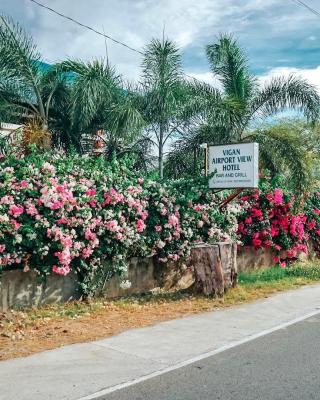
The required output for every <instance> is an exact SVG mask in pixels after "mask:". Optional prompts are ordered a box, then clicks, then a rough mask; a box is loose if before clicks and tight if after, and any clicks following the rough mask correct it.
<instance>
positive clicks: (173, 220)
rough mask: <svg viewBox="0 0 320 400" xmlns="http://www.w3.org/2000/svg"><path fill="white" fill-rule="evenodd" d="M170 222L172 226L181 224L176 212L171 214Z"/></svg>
mask: <svg viewBox="0 0 320 400" xmlns="http://www.w3.org/2000/svg"><path fill="white" fill-rule="evenodd" d="M168 224H169V225H170V226H172V227H174V226H177V225H179V218H177V217H176V216H175V215H174V214H171V215H169V218H168Z"/></svg>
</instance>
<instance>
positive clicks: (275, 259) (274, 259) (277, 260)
mask: <svg viewBox="0 0 320 400" xmlns="http://www.w3.org/2000/svg"><path fill="white" fill-rule="evenodd" d="M272 261H273V262H274V263H275V264H279V262H280V257H279V256H276V257H273V259H272Z"/></svg>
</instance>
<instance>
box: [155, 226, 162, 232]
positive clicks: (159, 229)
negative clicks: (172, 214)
mask: <svg viewBox="0 0 320 400" xmlns="http://www.w3.org/2000/svg"><path fill="white" fill-rule="evenodd" d="M154 229H155V231H156V232H161V231H162V226H160V225H156V226H155V227H154Z"/></svg>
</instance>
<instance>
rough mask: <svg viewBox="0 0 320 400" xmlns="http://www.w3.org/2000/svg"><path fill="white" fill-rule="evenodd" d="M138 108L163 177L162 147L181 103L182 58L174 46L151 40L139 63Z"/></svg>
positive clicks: (169, 42)
mask: <svg viewBox="0 0 320 400" xmlns="http://www.w3.org/2000/svg"><path fill="white" fill-rule="evenodd" d="M140 89H141V96H140V109H141V111H142V114H143V116H144V119H145V122H146V125H147V128H146V129H147V134H148V135H150V136H151V138H152V140H154V142H155V144H156V146H157V147H158V165H159V175H160V177H161V178H162V177H163V163H164V146H165V144H166V143H167V142H168V140H169V138H170V136H171V135H172V134H173V133H174V132H175V130H176V128H177V125H178V123H179V120H181V113H182V109H183V106H184V104H185V92H184V80H183V71H182V60H181V55H180V53H179V50H178V48H177V47H176V45H175V44H174V43H173V42H171V41H169V40H165V39H163V40H162V41H160V40H157V39H153V40H152V41H151V43H150V44H149V45H148V46H147V48H146V50H145V53H144V59H143V63H142V82H141V87H140Z"/></svg>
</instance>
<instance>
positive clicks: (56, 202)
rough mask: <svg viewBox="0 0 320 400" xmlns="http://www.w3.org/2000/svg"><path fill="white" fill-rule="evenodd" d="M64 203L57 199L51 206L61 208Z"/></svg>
mask: <svg viewBox="0 0 320 400" xmlns="http://www.w3.org/2000/svg"><path fill="white" fill-rule="evenodd" d="M62 205H63V203H62V202H61V201H55V202H54V203H53V204H52V205H51V206H50V208H51V210H58V209H59V208H61V207H62Z"/></svg>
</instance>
